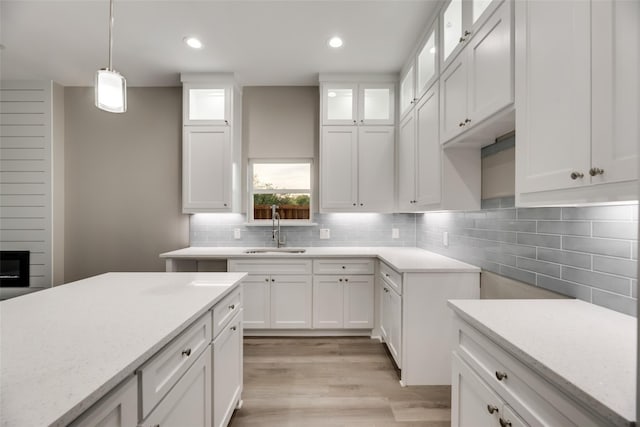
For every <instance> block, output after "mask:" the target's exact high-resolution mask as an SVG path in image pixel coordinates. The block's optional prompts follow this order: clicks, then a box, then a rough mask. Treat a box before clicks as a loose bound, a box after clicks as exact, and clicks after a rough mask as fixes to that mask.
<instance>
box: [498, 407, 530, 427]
mask: <svg viewBox="0 0 640 427" xmlns="http://www.w3.org/2000/svg"><path fill="white" fill-rule="evenodd" d="M500 418H502V424H505V425H506V426H507V427H529V424H527V423H526V422H525V421H524V420H523V419H522V418H521V417H520V416H518V414H516V412H515V411H514V410H513V409H511V407H510V406H509V405H507V404H505V405H504V406H503V407H502V415H501V416H500ZM502 424H501V425H502Z"/></svg>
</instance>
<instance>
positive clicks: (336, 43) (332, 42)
mask: <svg viewBox="0 0 640 427" xmlns="http://www.w3.org/2000/svg"><path fill="white" fill-rule="evenodd" d="M329 46H331V47H336V48H337V47H340V46H342V39H341V38H340V37H338V36H335V37H331V39H329Z"/></svg>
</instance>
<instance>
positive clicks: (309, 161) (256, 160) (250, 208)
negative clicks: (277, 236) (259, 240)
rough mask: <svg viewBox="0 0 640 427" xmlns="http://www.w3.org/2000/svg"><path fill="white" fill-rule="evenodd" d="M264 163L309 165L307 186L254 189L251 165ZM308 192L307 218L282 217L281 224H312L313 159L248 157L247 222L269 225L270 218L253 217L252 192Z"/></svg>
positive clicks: (270, 222)
mask: <svg viewBox="0 0 640 427" xmlns="http://www.w3.org/2000/svg"><path fill="white" fill-rule="evenodd" d="M264 163H303V164H308V165H309V188H308V189H307V188H283V189H266V190H261V189H255V188H254V187H253V170H254V169H253V167H254V165H255V164H264ZM307 191H308V192H309V219H283V220H281V221H280V224H282V225H311V224H313V195H314V191H315V180H314V159H313V158H286V159H281V158H268V159H265V158H252V159H248V165H247V196H248V197H247V199H248V200H247V222H248V223H250V224H252V225H268V226H271V224H272V220H270V219H255V218H254V205H253V199H254V197H253V196H254V194H289V193H306V192H307Z"/></svg>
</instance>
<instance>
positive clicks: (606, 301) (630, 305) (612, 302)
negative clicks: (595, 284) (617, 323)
mask: <svg viewBox="0 0 640 427" xmlns="http://www.w3.org/2000/svg"><path fill="white" fill-rule="evenodd" d="M592 302H593V303H594V304H597V305H600V306H603V307H607V308H610V309H612V310H615V311H619V312H621V313H624V314H628V315H630V316H637V315H638V306H637V300H635V299H633V298H629V297H624V296H622V295H618V294H613V293H610V292H604V291H600V290H598V289H594V290H593V296H592Z"/></svg>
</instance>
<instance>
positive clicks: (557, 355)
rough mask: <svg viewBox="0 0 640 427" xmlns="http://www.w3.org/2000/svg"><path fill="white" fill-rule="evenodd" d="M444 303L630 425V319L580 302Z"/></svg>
mask: <svg viewBox="0 0 640 427" xmlns="http://www.w3.org/2000/svg"><path fill="white" fill-rule="evenodd" d="M449 306H450V307H451V308H452V309H453V311H454V312H455V313H456V314H457V315H458V316H460V317H461V318H462V319H464V320H465V321H466V322H468V323H469V324H470V325H471V326H473V327H474V328H476V329H478V330H479V331H480V332H482V333H484V334H485V335H486V336H488V337H489V338H490V339H491V340H492V341H494V342H495V343H496V344H498V345H500V346H501V347H502V348H503V349H505V350H507V351H508V352H509V353H511V354H513V355H514V356H516V357H517V358H518V359H520V360H521V361H522V362H524V363H525V364H526V365H527V366H529V367H530V368H531V369H533V370H534V371H535V372H537V373H538V374H539V375H541V376H542V377H543V378H545V379H546V380H547V381H549V382H550V383H552V384H554V385H555V386H556V387H558V388H559V389H561V390H563V391H564V392H565V393H566V394H567V395H569V396H572V397H573V398H574V399H576V400H578V401H580V402H581V403H582V405H584V406H585V407H588V408H591V409H592V410H594V411H595V412H597V413H598V414H600V416H602V417H603V418H606V419H608V420H609V421H610V422H611V424H612V425H620V426H633V425H635V418H636V399H635V396H636V341H637V335H636V331H637V326H636V318H635V317H632V316H627V315H625V314H621V313H618V312H615V311H613V310H609V309H606V308H603V307H598V306H596V305H593V304H589V303H586V302H584V301H580V300H453V301H449Z"/></svg>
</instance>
